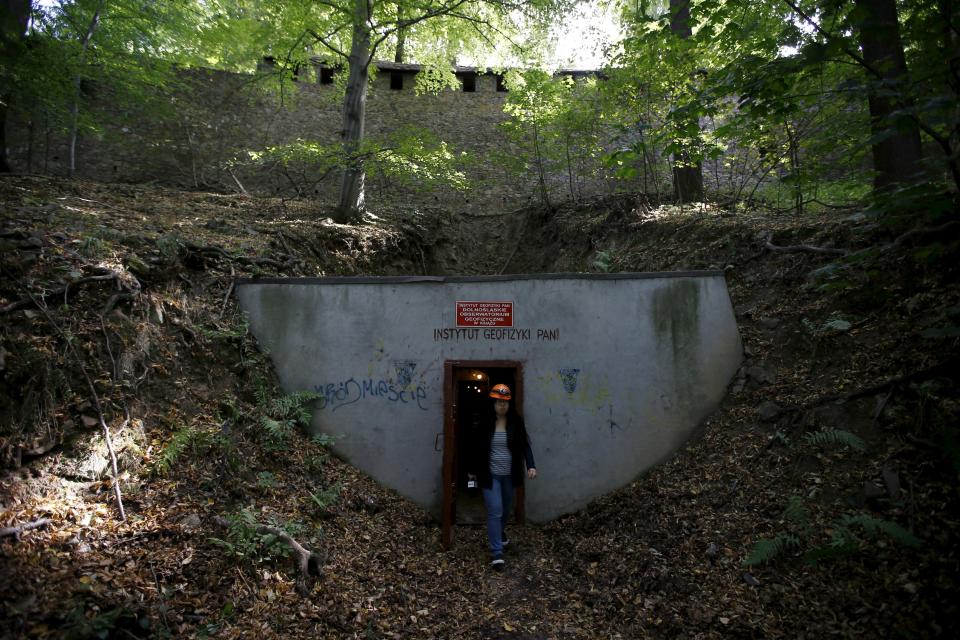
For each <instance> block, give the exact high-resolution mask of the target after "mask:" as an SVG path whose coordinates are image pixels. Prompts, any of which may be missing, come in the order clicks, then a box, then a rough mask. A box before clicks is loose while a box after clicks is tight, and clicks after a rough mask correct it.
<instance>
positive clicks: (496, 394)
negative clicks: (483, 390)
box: [490, 384, 510, 400]
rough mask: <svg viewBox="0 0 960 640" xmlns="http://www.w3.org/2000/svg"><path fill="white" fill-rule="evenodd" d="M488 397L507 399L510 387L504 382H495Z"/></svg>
mask: <svg viewBox="0 0 960 640" xmlns="http://www.w3.org/2000/svg"><path fill="white" fill-rule="evenodd" d="M490 397H491V398H493V399H495V400H509V399H510V387H508V386H507V385H505V384H495V385H493V389H490Z"/></svg>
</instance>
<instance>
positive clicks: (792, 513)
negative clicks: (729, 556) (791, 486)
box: [743, 496, 810, 567]
mask: <svg viewBox="0 0 960 640" xmlns="http://www.w3.org/2000/svg"><path fill="white" fill-rule="evenodd" d="M783 518H784V519H785V520H786V521H787V523H788V524H787V531H784V532H782V533H778V534H777V535H775V536H773V537H772V538H761V539H760V540H757V541H756V542H755V543H754V544H753V548H752V549H751V550H750V553H748V554H747V557H746V558H745V559H744V561H743V564H745V565H747V566H750V567H752V566H756V565H758V564H766V563H768V562H770V561H771V560H773V559H774V558H776V557H777V556H779V555H781V554H782V553H783V552H785V551H786V550H787V549H790V548H794V549H797V548H799V547H801V546H802V542H801V539H802V538H806V537H809V535H810V511H809V509H807V507H806V505H805V504H803V500H802V499H801V498H800V496H791V497H790V500H788V501H787V506H786V507H785V508H784V510H783Z"/></svg>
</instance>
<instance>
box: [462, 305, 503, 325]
mask: <svg viewBox="0 0 960 640" xmlns="http://www.w3.org/2000/svg"><path fill="white" fill-rule="evenodd" d="M457 326H458V327H512V326H513V303H512V302H477V301H461V300H457Z"/></svg>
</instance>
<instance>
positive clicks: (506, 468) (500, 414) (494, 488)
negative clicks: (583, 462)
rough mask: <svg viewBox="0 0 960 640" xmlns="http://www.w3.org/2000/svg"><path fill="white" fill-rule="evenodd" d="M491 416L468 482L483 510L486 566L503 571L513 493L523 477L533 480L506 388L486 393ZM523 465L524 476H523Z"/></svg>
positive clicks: (530, 458)
mask: <svg viewBox="0 0 960 640" xmlns="http://www.w3.org/2000/svg"><path fill="white" fill-rule="evenodd" d="M490 397H491V398H493V412H492V414H491V415H490V419H489V420H487V421H486V422H485V423H484V424H483V426H482V428H480V429H479V430H478V433H477V442H475V443H474V445H473V446H472V447H471V451H472V452H473V453H474V456H473V461H472V464H471V465H470V469H469V471H470V473H468V474H467V478H468V480H478V479H479V484H480V488H481V489H482V490H483V501H484V503H485V504H486V507H487V537H488V538H489V540H490V555H491V556H492V560H491V562H490V566H491V567H493V568H494V569H497V570H500V569H503V566H504V561H503V551H504V548H505V547H506V546H507V545H509V544H510V541H509V540H507V533H506V525H507V520H508V519H509V517H510V509H511V507H512V506H513V491H514V489H515V488H516V487H521V486H523V480H524V475H526V477H528V478H530V479H531V480H532V479H533V478H536V477H537V467H536V464H535V463H534V461H533V449H532V448H531V447H530V438H529V437H528V436H527V430H526V428H525V427H524V425H523V418H521V417H520V414H519V413H517V410H516V408H515V407H514V406H513V404H512V403H511V402H510V399H511V395H510V387H508V386H507V385H505V384H497V385H494V386H493V388H492V389H491V390H490ZM524 464H526V473H524Z"/></svg>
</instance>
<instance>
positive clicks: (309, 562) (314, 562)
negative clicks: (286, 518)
mask: <svg viewBox="0 0 960 640" xmlns="http://www.w3.org/2000/svg"><path fill="white" fill-rule="evenodd" d="M213 522H214V524H216V525H217V526H219V527H222V528H224V529H227V528H229V527H230V521H229V520H227V519H226V518H222V517H220V516H214V517H213ZM255 531H256V532H257V533H260V534H269V535H272V536H274V537H276V538H277V540H280V541H281V542H283V543H284V544H285V545H287V547H289V548H290V557H292V558H293V563H294V565H296V567H297V574H298V575H297V592H298V593H299V594H300V595H301V596H304V597H306V596H307V595H308V594H309V593H310V591H311V590H312V589H313V585H314V584H316V581H317V578H319V577H320V576H322V575H323V565H324V563H325V562H326V560H327V558H326V555H325V554H320V553H317V552H315V551H310V550H309V549H307V548H306V547H304V546H303V545H301V544H300V543H299V542H297V541H296V540H294V539H293V538H292V537H290V535H289V534H288V533H287V532H286V531H284V530H283V529H278V528H277V527H271V526H269V525H266V524H259V523H258V524H257V525H256V528H255Z"/></svg>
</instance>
